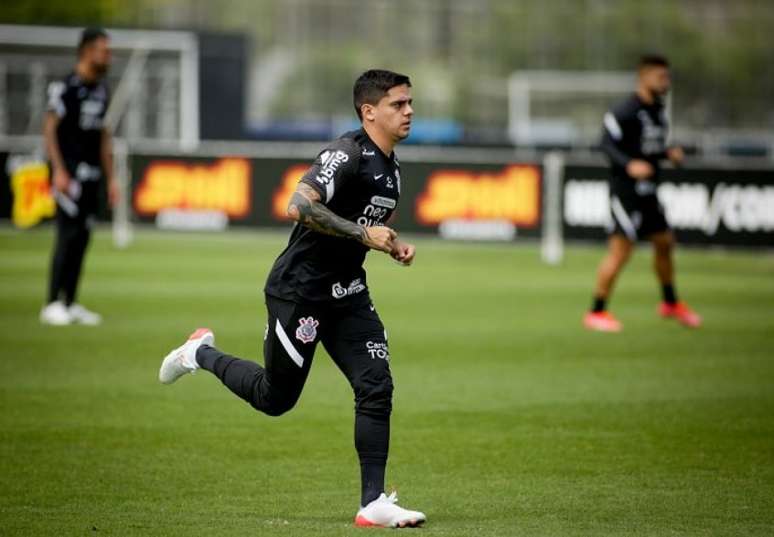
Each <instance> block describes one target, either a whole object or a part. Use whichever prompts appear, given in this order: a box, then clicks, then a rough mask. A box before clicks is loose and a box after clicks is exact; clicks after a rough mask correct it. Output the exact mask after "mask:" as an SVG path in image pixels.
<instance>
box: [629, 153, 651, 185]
mask: <svg viewBox="0 0 774 537" xmlns="http://www.w3.org/2000/svg"><path fill="white" fill-rule="evenodd" d="M626 173H627V174H628V175H629V177H632V178H634V179H636V180H638V181H644V180H646V179H649V178H650V176H651V175H653V166H652V165H651V163H650V162H648V161H647V160H642V159H637V158H635V159H632V160H630V161H629V164H627V165H626Z"/></svg>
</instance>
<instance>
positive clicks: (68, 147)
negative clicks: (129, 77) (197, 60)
mask: <svg viewBox="0 0 774 537" xmlns="http://www.w3.org/2000/svg"><path fill="white" fill-rule="evenodd" d="M110 56H111V54H110V42H109V38H108V35H107V33H105V31H104V30H102V29H99V28H87V29H86V30H84V31H83V33H82V34H81V39H80V42H79V44H78V62H77V64H76V66H75V71H74V72H73V73H71V74H69V75H68V76H67V77H65V79H64V80H61V81H55V82H52V83H51V84H50V85H49V87H48V112H47V114H46V119H45V123H44V126H43V137H44V139H45V142H46V150H47V153H48V158H49V160H50V162H51V171H52V176H53V193H54V198H55V199H56V203H57V210H56V242H55V246H54V253H53V256H52V260H51V274H50V279H49V286H48V303H47V304H46V305H45V306H43V308H42V309H41V311H40V321H41V322H42V323H44V324H51V325H66V324H71V323H81V324H88V325H96V324H99V323H100V322H101V321H102V317H101V316H100V315H99V314H97V313H94V312H93V311H89V310H87V309H86V308H85V307H83V306H82V305H80V304H78V303H76V302H75V299H76V294H77V290H78V282H79V280H80V277H81V267H82V266H83V258H84V256H85V254H86V247H87V246H88V245H89V238H90V236H91V229H92V227H94V222H95V215H96V212H97V206H98V191H99V182H100V181H101V180H102V179H103V178H106V179H107V192H108V200H109V201H110V203H111V205H112V204H114V203H115V201H116V199H117V198H118V185H117V183H116V181H115V180H114V178H113V149H112V139H111V135H110V133H109V132H108V130H107V129H105V127H104V125H103V122H104V118H105V112H106V111H107V105H108V88H107V85H106V84H105V82H104V81H103V78H104V76H105V75H106V74H107V71H108V69H109V67H110Z"/></svg>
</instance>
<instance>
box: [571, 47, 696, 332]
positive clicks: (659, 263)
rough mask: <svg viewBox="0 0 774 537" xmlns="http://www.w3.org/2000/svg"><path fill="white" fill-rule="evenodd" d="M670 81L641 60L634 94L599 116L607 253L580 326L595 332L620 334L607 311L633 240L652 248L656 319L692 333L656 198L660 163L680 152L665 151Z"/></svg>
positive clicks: (658, 60) (662, 61)
mask: <svg viewBox="0 0 774 537" xmlns="http://www.w3.org/2000/svg"><path fill="white" fill-rule="evenodd" d="M670 86H671V80H670V75H669V63H668V61H667V60H666V58H664V57H661V56H644V57H643V58H641V59H640V62H639V65H638V70H637V90H636V92H635V93H634V94H632V95H631V96H630V97H628V98H627V99H625V100H624V101H622V102H621V103H619V104H618V105H617V106H615V107H613V109H612V110H610V111H609V112H607V113H606V114H605V116H604V121H603V125H604V129H603V135H602V151H603V152H604V153H605V155H606V156H607V158H608V159H609V160H610V167H611V174H610V213H611V223H610V227H609V229H608V231H609V233H610V238H609V240H608V251H607V255H606V256H605V258H604V259H603V260H602V262H601V263H600V265H599V269H598V271H597V285H596V290H595V293H594V302H593V305H592V308H591V310H590V311H588V312H587V313H586V314H585V316H584V317H583V325H584V326H585V327H586V328H588V329H590V330H597V331H600V332H620V331H621V330H622V328H623V325H622V324H621V322H620V321H619V320H618V319H616V318H615V317H614V316H613V315H612V314H611V313H610V312H609V311H607V301H608V300H609V298H610V294H611V293H612V289H613V284H614V283H615V280H616V278H617V276H618V274H619V273H620V271H621V269H622V268H623V266H624V265H625V264H626V261H627V260H628V259H629V257H630V256H631V253H632V250H633V249H634V245H635V243H636V241H637V240H638V239H643V238H647V239H649V240H650V242H651V243H652V244H653V254H654V257H653V264H654V269H655V272H656V276H657V277H658V280H659V283H660V284H661V292H662V296H663V301H662V303H661V305H660V307H659V314H660V315H661V316H662V317H664V318H673V319H676V320H677V321H678V322H680V323H682V324H683V325H685V326H688V327H691V328H698V327H699V326H701V317H699V315H698V314H696V312H694V311H693V310H692V309H691V308H690V307H688V305H687V304H686V303H685V302H681V301H679V300H678V299H677V293H676V291H675V285H674V264H673V261H672V251H673V249H674V244H675V239H674V235H673V234H672V231H671V230H670V229H669V224H667V221H666V218H665V217H664V210H663V208H662V207H661V204H660V203H659V201H658V197H657V196H656V187H657V185H658V178H659V170H660V162H661V161H662V160H667V159H668V160H669V161H671V162H672V163H673V164H675V165H679V164H680V163H681V162H682V160H683V150H682V148H680V147H669V148H667V146H666V138H667V131H668V128H669V126H668V123H667V118H666V114H665V111H664V103H663V99H664V96H665V95H666V94H667V93H668V92H669V89H670Z"/></svg>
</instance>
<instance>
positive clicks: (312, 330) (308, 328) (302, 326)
mask: <svg viewBox="0 0 774 537" xmlns="http://www.w3.org/2000/svg"><path fill="white" fill-rule="evenodd" d="M319 325H320V321H318V320H316V319H314V318H313V317H301V318H300V319H299V320H298V328H296V339H297V340H299V341H300V342H301V343H311V342H312V341H314V339H315V338H316V337H317V327H318V326H319Z"/></svg>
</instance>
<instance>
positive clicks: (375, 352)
mask: <svg viewBox="0 0 774 537" xmlns="http://www.w3.org/2000/svg"><path fill="white" fill-rule="evenodd" d="M366 351H367V352H368V354H369V355H370V356H371V360H376V359H377V358H378V359H379V360H387V361H389V360H390V352H389V351H388V350H387V343H386V342H385V341H369V342H368V343H366Z"/></svg>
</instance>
